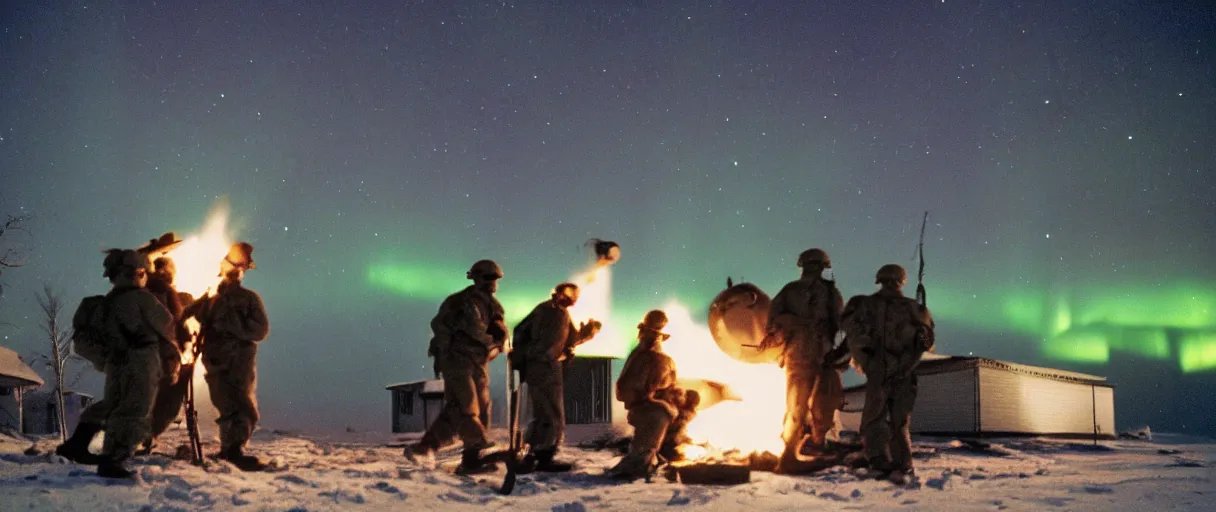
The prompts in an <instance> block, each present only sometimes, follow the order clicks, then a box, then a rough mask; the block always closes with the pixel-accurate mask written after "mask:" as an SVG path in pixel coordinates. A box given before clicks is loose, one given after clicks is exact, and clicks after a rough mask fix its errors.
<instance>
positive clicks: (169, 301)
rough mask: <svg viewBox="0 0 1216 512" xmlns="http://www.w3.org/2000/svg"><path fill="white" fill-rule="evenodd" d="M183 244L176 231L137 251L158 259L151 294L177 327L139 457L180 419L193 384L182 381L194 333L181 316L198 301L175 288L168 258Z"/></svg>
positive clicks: (165, 350) (164, 350)
mask: <svg viewBox="0 0 1216 512" xmlns="http://www.w3.org/2000/svg"><path fill="white" fill-rule="evenodd" d="M182 242H183V241H182V240H179V239H178V238H177V236H176V235H175V234H174V233H173V232H168V233H165V234H164V235H161V236H160V238H154V239H152V240H149V241H148V243H147V244H144V245H143V246H142V247H140V248H139V249H137V251H138V252H139V253H140V254H144V255H146V256H148V257H149V258H153V257H155V259H154V260H153V261H152V269H153V270H152V274H150V275H149V276H148V291H149V292H151V293H152V295H153V296H155V297H156V300H157V301H158V302H160V304H161V305H162V306H164V307H165V308H166V309H168V310H169V313H170V314H171V315H172V316H173V322H174V326H175V329H174V331H173V334H174V336H173V339H171V340H167V342H165V343H161V344H160V357H161V365H162V366H163V372H162V374H161V379H160V383H159V384H158V386H157V387H158V391H157V393H156V403H155V404H153V406H152V430H151V433H150V437H149V438H148V439H147V440H145V442H144V448H143V449H141V450H140V451H139V452H137V455H146V454H148V453H151V451H152V447H153V446H154V445H155V439H156V438H157V437H158V436H160V435H161V434H163V433H164V432H165V430H166V429H168V428H169V425H170V424H172V423H173V420H175V419H177V415H178V413H179V412H181V409H182V402H183V401H184V400H185V398H186V385H187V384H189V381H188V380H186V379H188V378H189V377H190V376H186V379H183V378H182V377H183V376H182V375H181V370H182V364H181V360H182V352H183V350H184V348H185V344H186V343H187V341H188V340H189V339H190V332H189V330H187V329H186V327H185V326H184V325H183V324H182V323H181V317H182V310H183V309H184V308H185V307H186V306H189V305H190V303H192V302H194V297H193V296H191V295H190V294H189V293H185V292H179V291H177V288H175V287H174V284H173V282H174V279H175V278H176V276H177V266H176V265H175V264H174V263H173V260H172V259H170V258H169V257H168V256H166V254H168V253H169V251H172V250H173V249H174V248H176V247H177V246H179V245H181V244H182Z"/></svg>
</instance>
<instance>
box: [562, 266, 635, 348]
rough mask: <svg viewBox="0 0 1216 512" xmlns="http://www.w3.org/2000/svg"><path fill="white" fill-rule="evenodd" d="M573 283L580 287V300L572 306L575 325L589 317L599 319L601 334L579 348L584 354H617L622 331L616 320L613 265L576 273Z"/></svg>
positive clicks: (571, 312) (595, 267) (571, 311)
mask: <svg viewBox="0 0 1216 512" xmlns="http://www.w3.org/2000/svg"><path fill="white" fill-rule="evenodd" d="M570 282H571V283H574V284H577V285H578V288H579V295H578V302H577V303H576V304H574V305H573V306H571V307H570V309H569V311H570V318H571V319H572V320H574V325H576V326H577V325H580V324H581V323H583V322H586V321H587V320H591V319H595V320H598V321H599V322H600V323H601V324H602V325H601V326H600V332H599V334H596V335H595V338H593V339H592V340H591V341H588V342H587V343H584V344H582V345H580V346H579V347H578V349H577V352H578V354H579V355H582V356H617V355H618V352H619V350H618V348H619V346H620V340H622V339H624V338H622V337H621V331H620V330H619V329H617V326H616V323H615V322H613V321H612V267H611V266H609V265H596V266H594V267H593V268H592V269H591V270H588V271H586V272H582V273H580V274H575V275H574V276H572V277H571V278H570Z"/></svg>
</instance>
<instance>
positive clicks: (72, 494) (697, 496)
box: [0, 430, 1216, 511]
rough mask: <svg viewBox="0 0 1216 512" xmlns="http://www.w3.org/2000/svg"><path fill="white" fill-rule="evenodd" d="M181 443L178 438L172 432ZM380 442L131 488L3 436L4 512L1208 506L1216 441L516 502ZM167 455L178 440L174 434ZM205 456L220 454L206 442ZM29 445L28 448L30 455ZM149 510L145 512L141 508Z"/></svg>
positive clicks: (952, 447)
mask: <svg viewBox="0 0 1216 512" xmlns="http://www.w3.org/2000/svg"><path fill="white" fill-rule="evenodd" d="M171 432H173V434H171V435H176V436H180V431H179V430H173V431H171ZM376 437H378V436H376V435H363V436H356V435H351V436H347V438H346V439H331V440H316V439H308V438H304V437H299V436H292V435H285V434H276V433H269V432H265V431H261V432H259V433H258V434H257V435H255V437H254V441H253V443H252V448H251V451H252V452H253V453H255V454H258V455H260V456H262V457H264V458H269V459H273V460H274V461H275V462H276V463H278V464H279V465H283V466H285V467H286V469H285V470H283V471H280V472H268V473H242V472H240V471H238V470H236V468H234V467H233V466H231V465H229V464H227V463H223V462H214V461H210V462H209V463H208V466H207V467H206V468H200V467H195V466H192V465H190V464H189V463H187V462H183V461H179V460H174V459H172V458H171V457H170V456H169V455H168V454H167V453H160V452H161V451H162V450H167V449H165V448H158V450H157V451H156V453H154V454H153V455H152V456H150V457H146V458H142V459H136V463H135V464H134V465H133V467H135V468H137V469H138V471H139V473H140V479H141V482H140V483H137V484H130V483H115V482H110V481H105V480H103V479H101V478H99V477H97V476H96V474H95V473H94V471H93V468H92V467H88V466H77V465H74V464H69V463H65V462H64V461H63V459H61V458H59V457H56V456H54V455H47V452H52V453H53V449H54V446H55V445H56V441H54V440H41V441H37V442H35V443H33V448H34V450H37V451H38V452H39V454H34V455H27V454H26V452H27V449H29V448H31V442H30V441H27V440H23V439H17V438H14V437H11V436H0V503H4V504H5V506H4V507H3V508H4V509H6V510H81V511H85V510H88V511H96V510H232V509H238V510H240V509H248V510H299V511H303V510H358V509H366V510H474V509H482V508H485V507H489V508H492V509H505V508H510V509H516V508H517V509H521V510H555V511H581V510H591V509H595V510H649V509H662V508H677V509H678V508H684V507H697V508H708V509H714V510H743V509H751V510H760V509H763V510H791V509H795V508H806V507H816V508H826V509H833V510H839V509H846V508H848V509H859V508H866V509H875V510H886V509H902V508H916V509H929V510H944V509H959V508H965V509H969V510H981V509H982V510H1045V509H1055V508H1061V509H1067V510H1116V509H1118V510H1136V509H1140V510H1210V509H1211V506H1212V500H1213V499H1214V498H1216V483H1214V478H1216V474H1213V469H1212V468H1211V467H1210V466H1211V465H1212V464H1213V456H1214V455H1216V442H1213V441H1211V440H1204V439H1182V438H1181V437H1178V436H1169V435H1164V436H1163V435H1161V434H1154V441H1152V442H1149V441H1111V442H1101V443H1099V444H1097V445H1094V444H1093V443H1092V442H1065V441H1056V440H1044V439H1017V440H1013V439H1005V440H992V441H991V444H990V445H988V446H986V447H985V446H982V445H975V444H968V443H962V442H959V441H956V440H941V439H919V440H918V442H917V443H916V452H917V472H918V475H919V479H920V485H919V486H913V487H912V488H907V489H905V488H896V487H895V486H894V485H893V484H890V483H887V482H878V481H858V480H857V479H856V478H855V477H853V476H852V475H850V474H848V473H846V472H844V471H843V468H837V469H834V470H828V471H825V472H822V473H818V474H815V475H808V476H794V477H791V476H781V475H774V474H770V473H761V472H753V473H752V480H751V483H748V484H744V485H738V486H733V487H709V486H693V485H682V484H675V483H669V482H668V481H666V480H665V479H663V478H661V477H656V478H655V479H654V481H653V482H652V483H649V484H648V483H645V482H642V481H638V482H636V483H630V484H613V483H609V482H608V481H606V480H604V479H602V478H600V477H599V476H597V475H599V474H600V473H602V472H603V471H604V470H605V469H606V468H608V467H610V466H611V465H612V464H613V463H614V462H615V461H616V459H617V457H618V455H617V454H615V453H613V452H610V451H595V450H583V449H578V448H567V449H566V450H565V452H564V457H566V458H571V459H575V460H576V461H577V468H576V470H575V471H574V472H573V473H571V474H557V475H546V474H535V475H526V476H521V477H520V480H519V485H518V486H517V488H516V491H515V494H514V495H512V496H499V495H497V494H496V493H495V491H494V489H495V488H496V487H497V486H498V484H499V483H500V482H501V475H502V474H501V472H500V473H498V474H490V475H483V476H480V477H478V478H475V479H474V478H464V477H459V476H455V475H452V474H450V473H449V472H448V471H445V469H450V468H453V467H455V465H456V463H457V461H458V458H459V452H458V451H446V452H443V453H441V454H440V457H439V462H440V468H439V469H436V470H424V469H420V468H418V467H416V466H413V465H412V464H410V463H409V462H408V461H406V460H405V459H404V458H403V457H402V456H401V448H399V447H392V446H389V444H390V443H388V442H387V441H388V439H387V438H386V437H383V436H380V437H381V438H380V439H376ZM168 441H169V442H168V443H166V444H165V446H169V445H176V442H177V441H178V439H169V440H168ZM207 448H208V449H207V452H213V451H214V450H215V448H214V446H213V445H212V446H208V447H207ZM34 450H29V452H30V453H33V452H34ZM145 507H148V508H145Z"/></svg>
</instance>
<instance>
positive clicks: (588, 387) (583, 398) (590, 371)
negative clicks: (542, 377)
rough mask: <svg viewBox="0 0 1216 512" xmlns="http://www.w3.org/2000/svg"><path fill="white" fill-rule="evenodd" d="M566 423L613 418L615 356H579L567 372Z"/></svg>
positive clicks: (581, 423)
mask: <svg viewBox="0 0 1216 512" xmlns="http://www.w3.org/2000/svg"><path fill="white" fill-rule="evenodd" d="M565 377H566V378H565V381H566V382H565V384H566V390H565V393H566V397H565V399H566V424H567V425H583V424H588V423H611V422H612V400H613V396H612V390H613V385H612V384H613V383H612V360H611V359H607V358H589V357H578V358H575V359H574V361H572V362H571V364H570V371H569V372H567V374H566V376H565Z"/></svg>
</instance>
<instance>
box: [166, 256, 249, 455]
mask: <svg viewBox="0 0 1216 512" xmlns="http://www.w3.org/2000/svg"><path fill="white" fill-rule="evenodd" d="M255 268H257V265H255V264H254V263H253V246H252V245H250V244H248V243H245V242H238V243H236V244H233V245H232V247H230V248H229V249H228V255H227V256H225V257H224V259H223V261H221V262H220V275H221V276H223V278H224V279H223V281H222V282H220V285H219V287H218V288H217V290H216V293H215V295H214V296H208V295H204V296H203V297H201V298H199V300H198V301H196V302H195V303H193V304H191V305H190V307H188V308H186V309H185V311H183V312H182V320H183V321H185V320H186V319H189V318H195V319H196V320H198V322H199V329H200V331H201V332H200V336H199V339H200V340H202V343H203V344H202V358H203V366H204V367H205V368H206V369H207V374H206V379H207V389H208V391H210V393H211V402H212V403H213V404H214V405H215V408H216V409H217V410H218V411H219V413H220V416H219V418H217V419H216V423H218V424H219V427H220V429H219V430H220V453H219V457H220V458H221V459H224V460H227V461H229V462H231V463H232V464H233V465H235V466H236V467H238V468H240V469H241V470H243V471H259V470H262V469H265V468H266V465H265V464H264V463H263V462H262V461H261V460H259V459H258V458H257V457H255V456H252V455H248V454H246V453H245V447H246V445H247V444H248V442H249V438H250V436H252V435H253V429H254V427H256V426H257V423H258V400H257V395H256V394H257V354H258V343H259V342H261V341H262V340H265V339H266V336H267V335H268V334H270V321H269V320H267V318H266V307H265V306H264V305H262V298H261V297H260V296H258V294H257V293H256V292H254V291H253V290H250V289H248V288H245V287H244V286H243V285H242V284H241V280H242V279H243V278H244V277H245V271H246V270H252V269H255Z"/></svg>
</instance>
